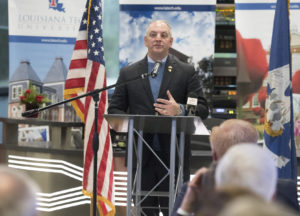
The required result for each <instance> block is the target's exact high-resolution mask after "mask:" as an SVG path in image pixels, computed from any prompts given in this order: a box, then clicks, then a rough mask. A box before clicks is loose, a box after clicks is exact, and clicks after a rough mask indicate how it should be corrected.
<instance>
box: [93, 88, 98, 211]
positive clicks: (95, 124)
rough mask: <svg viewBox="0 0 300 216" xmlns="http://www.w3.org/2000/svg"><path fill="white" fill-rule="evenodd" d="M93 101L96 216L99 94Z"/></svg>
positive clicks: (94, 202)
mask: <svg viewBox="0 0 300 216" xmlns="http://www.w3.org/2000/svg"><path fill="white" fill-rule="evenodd" d="M93 100H94V102H95V108H94V109H95V118H94V135H93V154H94V163H93V167H94V169H93V171H94V172H93V216H96V215H97V173H98V172H97V159H98V149H99V135H98V124H97V121H98V102H99V93H96V94H93Z"/></svg>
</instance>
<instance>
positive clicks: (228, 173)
mask: <svg viewBox="0 0 300 216" xmlns="http://www.w3.org/2000/svg"><path fill="white" fill-rule="evenodd" d="M215 181H216V187H217V188H221V187H226V186H238V187H243V188H246V189H249V190H251V191H253V192H254V193H256V194H258V195H260V196H261V197H263V198H264V199H266V200H267V201H270V200H271V199H272V197H273V195H274V194H275V190H276V182H277V169H276V166H275V162H274V161H273V159H272V158H271V155H270V153H268V152H266V151H265V150H263V148H262V147H260V146H257V145H253V144H252V143H251V144H250V143H244V144H240V145H236V146H233V147H231V148H230V149H229V150H228V151H227V152H226V153H225V155H224V156H223V157H222V159H221V160H220V161H219V163H218V165H217V168H216V174H215Z"/></svg>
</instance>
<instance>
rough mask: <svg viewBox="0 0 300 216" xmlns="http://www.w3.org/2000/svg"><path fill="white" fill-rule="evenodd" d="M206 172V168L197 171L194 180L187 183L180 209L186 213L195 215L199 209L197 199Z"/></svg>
mask: <svg viewBox="0 0 300 216" xmlns="http://www.w3.org/2000/svg"><path fill="white" fill-rule="evenodd" d="M206 172H207V168H205V167H203V168H201V169H199V170H198V171H197V172H196V174H195V176H194V178H193V179H192V180H191V181H190V182H189V183H188V187H187V191H186V193H185V195H184V198H183V201H182V203H181V206H180V208H181V209H183V210H184V211H186V212H188V213H195V211H196V210H197V208H198V207H199V198H200V196H201V192H202V190H203V189H202V178H203V175H204V174H205V173H206Z"/></svg>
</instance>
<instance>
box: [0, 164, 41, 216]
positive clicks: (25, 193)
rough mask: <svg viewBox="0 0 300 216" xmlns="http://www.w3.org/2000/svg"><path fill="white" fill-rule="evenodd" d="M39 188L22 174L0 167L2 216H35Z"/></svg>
mask: <svg viewBox="0 0 300 216" xmlns="http://www.w3.org/2000/svg"><path fill="white" fill-rule="evenodd" d="M37 191H38V186H37V185H36V184H35V183H34V182H33V181H32V180H31V179H30V178H29V177H27V176H26V175H24V174H23V173H22V172H19V171H17V170H15V169H12V168H9V167H6V166H0V215H1V216H16V215H18V216H35V215H36V214H37V212H36V192H37Z"/></svg>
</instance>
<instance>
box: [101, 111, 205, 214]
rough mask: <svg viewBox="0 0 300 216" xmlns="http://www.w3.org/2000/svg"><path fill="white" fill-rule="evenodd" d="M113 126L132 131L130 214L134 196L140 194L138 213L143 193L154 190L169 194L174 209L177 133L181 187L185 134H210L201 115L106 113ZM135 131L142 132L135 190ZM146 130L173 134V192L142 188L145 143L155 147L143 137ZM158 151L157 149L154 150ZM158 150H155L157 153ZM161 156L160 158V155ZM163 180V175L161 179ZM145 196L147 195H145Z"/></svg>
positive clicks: (129, 143)
mask: <svg viewBox="0 0 300 216" xmlns="http://www.w3.org/2000/svg"><path fill="white" fill-rule="evenodd" d="M104 117H105V118H106V120H107V121H108V123H109V124H110V126H111V128H112V129H113V130H115V131H116V132H123V133H124V132H128V144H127V145H128V150H127V172H128V174H127V191H128V195H127V209H126V212H127V216H130V215H131V214H130V211H131V206H132V198H133V196H136V199H135V207H136V212H137V215H138V216H139V215H140V213H141V209H140V207H141V203H142V201H141V200H140V197H141V196H144V197H147V196H151V195H152V194H154V196H168V197H169V215H171V213H172V209H173V204H174V200H175V191H176V189H175V158H176V154H175V151H176V136H177V134H179V135H180V139H179V166H178V178H177V188H180V187H181V185H182V184H183V165H184V142H185V135H186V134H187V135H193V134H195V135H207V134H208V131H207V129H206V127H205V126H204V125H203V124H202V121H201V119H200V118H199V117H194V116H154V115H116V114H110V115H104ZM134 132H136V133H137V135H138V142H137V143H138V146H137V163H138V166H137V174H136V176H137V178H136V190H135V192H134V193H135V194H134V193H133V190H132V189H133V176H132V167H133V164H132V157H133V139H134ZM143 132H146V133H165V134H170V137H171V139H170V140H171V141H170V145H171V146H170V166H169V168H168V167H166V166H165V165H164V164H163V165H164V166H165V167H166V169H167V171H168V174H167V175H166V177H167V176H169V192H156V191H155V192H153V191H154V189H155V187H156V186H157V185H156V186H154V187H153V188H152V189H151V190H150V191H143V192H142V191H141V190H140V189H141V162H142V152H143V150H142V148H143V143H145V144H146V145H147V146H148V148H150V150H151V147H150V145H149V144H147V143H146V142H145V140H143V138H142V137H143ZM152 152H153V153H154V151H153V150H152ZM154 154H155V153H154ZM158 160H159V158H158ZM161 181H163V179H162V180H161ZM143 199H144V198H143Z"/></svg>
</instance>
